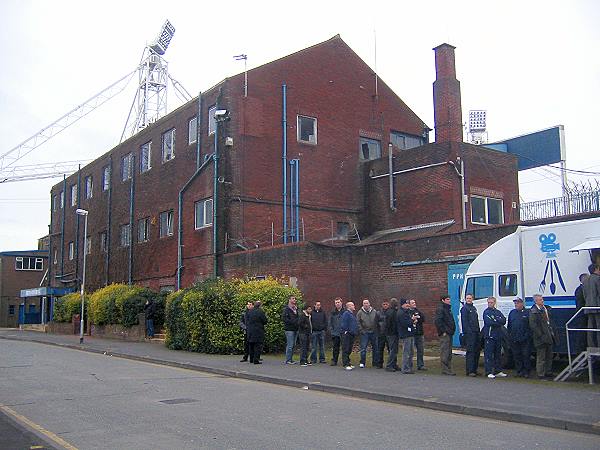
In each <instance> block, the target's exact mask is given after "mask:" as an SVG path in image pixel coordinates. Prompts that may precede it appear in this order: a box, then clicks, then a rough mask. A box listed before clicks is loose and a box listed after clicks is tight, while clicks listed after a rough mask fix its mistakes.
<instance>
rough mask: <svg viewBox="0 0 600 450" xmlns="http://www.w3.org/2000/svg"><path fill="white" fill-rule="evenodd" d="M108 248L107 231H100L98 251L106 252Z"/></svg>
mask: <svg viewBox="0 0 600 450" xmlns="http://www.w3.org/2000/svg"><path fill="white" fill-rule="evenodd" d="M107 250H108V233H107V232H106V231H102V232H101V233H100V251H101V252H106V251H107Z"/></svg>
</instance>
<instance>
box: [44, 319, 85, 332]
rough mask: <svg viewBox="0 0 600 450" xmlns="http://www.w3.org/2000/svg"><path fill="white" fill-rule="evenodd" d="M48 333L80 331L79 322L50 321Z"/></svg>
mask: <svg viewBox="0 0 600 450" xmlns="http://www.w3.org/2000/svg"><path fill="white" fill-rule="evenodd" d="M47 327H48V328H47V331H46V332H47V333H52V334H77V333H79V322H77V325H75V323H73V322H50V323H48V325H47Z"/></svg>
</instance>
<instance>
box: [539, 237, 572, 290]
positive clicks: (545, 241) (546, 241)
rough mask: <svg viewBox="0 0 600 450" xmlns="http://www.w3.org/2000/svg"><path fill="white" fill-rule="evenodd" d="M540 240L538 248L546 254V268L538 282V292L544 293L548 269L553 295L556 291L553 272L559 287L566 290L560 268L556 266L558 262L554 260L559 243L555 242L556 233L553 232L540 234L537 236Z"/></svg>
mask: <svg viewBox="0 0 600 450" xmlns="http://www.w3.org/2000/svg"><path fill="white" fill-rule="evenodd" d="M538 239H539V241H540V244H541V246H540V250H541V252H542V253H545V254H546V259H547V260H548V261H546V269H545V270H544V278H543V279H542V281H541V283H540V292H541V293H544V291H545V290H546V279H547V277H548V271H550V293H551V294H552V295H554V293H555V292H556V283H555V282H554V274H555V273H556V277H557V278H558V282H559V283H560V287H562V290H563V291H564V292H567V288H566V287H565V282H564V281H563V278H562V275H561V273H560V269H559V268H558V263H557V262H556V252H557V251H558V250H560V244H559V243H558V242H556V235H555V234H554V233H549V234H547V235H546V234H540V237H539V238H538Z"/></svg>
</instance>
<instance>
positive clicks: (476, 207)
mask: <svg viewBox="0 0 600 450" xmlns="http://www.w3.org/2000/svg"><path fill="white" fill-rule="evenodd" d="M471 222H472V223H476V224H482V225H498V224H502V223H504V212H503V204H502V200H500V199H497V198H488V197H479V196H475V195H472V196H471Z"/></svg>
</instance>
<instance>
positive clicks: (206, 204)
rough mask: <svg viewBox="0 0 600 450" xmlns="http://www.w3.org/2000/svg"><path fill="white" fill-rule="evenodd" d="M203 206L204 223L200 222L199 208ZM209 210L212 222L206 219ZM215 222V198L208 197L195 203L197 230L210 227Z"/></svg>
mask: <svg viewBox="0 0 600 450" xmlns="http://www.w3.org/2000/svg"><path fill="white" fill-rule="evenodd" d="M199 207H202V223H198V208H199ZM207 212H210V222H207V221H206V217H207V214H206V213H207ZM212 224H213V199H212V198H206V199H204V200H199V201H197V202H196V203H194V225H195V228H196V230H200V229H202V228H206V227H210V226H212Z"/></svg>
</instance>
